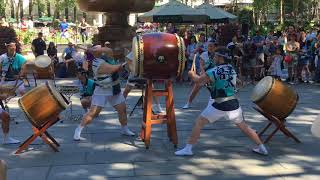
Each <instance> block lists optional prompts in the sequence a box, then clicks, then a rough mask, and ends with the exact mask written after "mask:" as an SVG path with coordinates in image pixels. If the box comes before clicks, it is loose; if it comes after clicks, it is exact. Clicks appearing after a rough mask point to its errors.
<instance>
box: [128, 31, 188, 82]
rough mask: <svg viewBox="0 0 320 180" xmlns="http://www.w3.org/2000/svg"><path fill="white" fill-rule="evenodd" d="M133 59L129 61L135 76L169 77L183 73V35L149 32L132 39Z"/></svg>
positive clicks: (148, 77)
mask: <svg viewBox="0 0 320 180" xmlns="http://www.w3.org/2000/svg"><path fill="white" fill-rule="evenodd" d="M132 51H133V60H132V62H130V63H128V64H129V68H130V71H131V73H132V75H133V76H134V77H139V78H146V79H169V78H175V77H179V76H181V75H182V73H183V70H184V66H185V45H184V41H183V39H182V38H181V37H179V36H178V35H176V34H169V33H147V34H143V35H141V36H136V37H134V38H133V41H132Z"/></svg>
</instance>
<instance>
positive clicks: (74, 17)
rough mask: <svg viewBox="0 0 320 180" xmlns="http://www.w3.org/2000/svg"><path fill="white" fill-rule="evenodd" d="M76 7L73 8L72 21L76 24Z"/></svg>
mask: <svg viewBox="0 0 320 180" xmlns="http://www.w3.org/2000/svg"><path fill="white" fill-rule="evenodd" d="M77 13H78V12H77V6H74V7H73V19H74V22H77V17H78V16H77Z"/></svg>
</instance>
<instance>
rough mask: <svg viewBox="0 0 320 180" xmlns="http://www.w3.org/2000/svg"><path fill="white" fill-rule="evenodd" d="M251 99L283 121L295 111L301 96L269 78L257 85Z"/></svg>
mask: <svg viewBox="0 0 320 180" xmlns="http://www.w3.org/2000/svg"><path fill="white" fill-rule="evenodd" d="M251 99H252V101H253V102H254V103H255V104H257V106H258V107H260V108H261V109H262V110H263V111H265V112H266V113H268V114H270V115H273V116H275V117H277V118H279V119H280V120H282V119H284V118H286V117H288V116H289V115H290V114H291V113H292V111H293V110H294V109H295V107H296V105H297V102H298V99H299V96H298V94H297V93H296V92H295V91H294V90H293V89H291V88H290V87H288V86H286V85H285V84H283V83H282V82H281V81H279V80H276V79H274V78H272V77H270V76H267V77H265V78H263V79H262V80H261V81H260V82H259V83H258V84H257V85H256V87H255V88H254V90H253V93H252V96H251Z"/></svg>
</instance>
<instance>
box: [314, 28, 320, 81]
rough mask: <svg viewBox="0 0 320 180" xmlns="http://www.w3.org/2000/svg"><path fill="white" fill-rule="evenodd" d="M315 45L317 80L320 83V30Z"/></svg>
mask: <svg viewBox="0 0 320 180" xmlns="http://www.w3.org/2000/svg"><path fill="white" fill-rule="evenodd" d="M314 47H315V68H316V70H315V78H314V80H315V82H316V83H320V32H319V33H318V36H317V41H316V43H315V44H314Z"/></svg>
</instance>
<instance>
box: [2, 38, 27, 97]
mask: <svg viewBox="0 0 320 180" xmlns="http://www.w3.org/2000/svg"><path fill="white" fill-rule="evenodd" d="M6 47H7V53H5V54H2V55H1V56H0V72H2V74H1V82H0V85H11V86H14V85H19V87H18V88H17V90H18V91H17V92H18V93H19V94H20V95H23V94H25V92H26V89H25V87H24V83H23V81H22V80H21V79H22V78H24V77H25V73H26V62H27V60H26V58H24V57H23V56H22V55H21V54H19V53H17V52H16V50H17V47H16V43H15V42H10V43H8V44H6Z"/></svg>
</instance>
